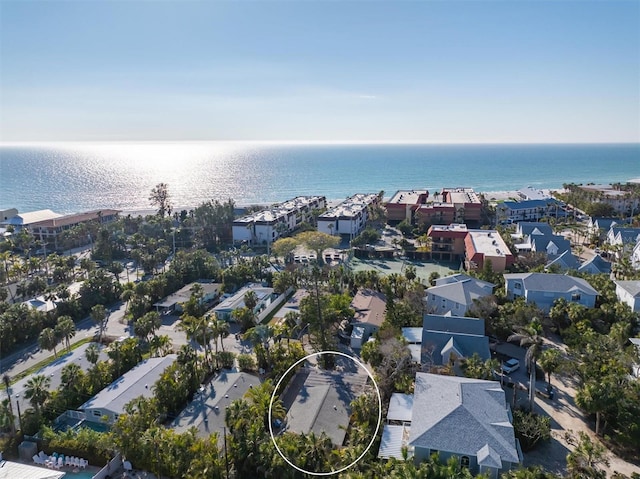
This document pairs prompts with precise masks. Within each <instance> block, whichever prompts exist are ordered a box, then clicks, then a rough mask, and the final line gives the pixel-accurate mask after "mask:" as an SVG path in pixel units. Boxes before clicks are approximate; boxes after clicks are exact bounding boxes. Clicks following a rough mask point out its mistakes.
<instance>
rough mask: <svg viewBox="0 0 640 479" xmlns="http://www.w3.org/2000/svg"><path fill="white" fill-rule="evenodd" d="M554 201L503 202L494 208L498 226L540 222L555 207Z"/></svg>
mask: <svg viewBox="0 0 640 479" xmlns="http://www.w3.org/2000/svg"><path fill="white" fill-rule="evenodd" d="M554 201H555V200H553V201H552V200H525V201H503V202H502V203H500V204H498V207H497V208H496V215H497V219H498V221H499V222H500V224H511V223H518V222H520V221H540V220H541V219H542V218H545V217H546V216H547V214H548V212H549V210H550V209H551V208H552V206H555V203H554Z"/></svg>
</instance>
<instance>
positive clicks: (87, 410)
mask: <svg viewBox="0 0 640 479" xmlns="http://www.w3.org/2000/svg"><path fill="white" fill-rule="evenodd" d="M177 358H178V356H177V355H175V354H169V355H167V356H165V357H163V358H149V359H145V360H144V361H142V362H141V363H140V364H138V365H137V366H136V367H135V368H133V369H131V370H130V371H128V372H126V373H125V374H123V375H122V376H120V377H119V378H118V379H116V380H115V381H114V382H113V383H111V384H110V385H109V386H107V387H106V388H104V389H103V390H102V391H100V392H99V393H98V394H96V395H95V396H93V397H92V398H91V399H89V400H88V401H87V402H85V403H84V404H83V405H82V406H80V410H81V411H83V412H84V414H85V420H86V421H88V422H92V423H98V424H105V425H112V424H113V423H114V422H116V421H117V420H118V417H119V416H120V415H121V414H124V412H125V406H126V405H127V403H128V402H130V401H131V400H133V399H135V398H137V397H140V396H142V397H143V398H146V399H149V398H151V397H153V385H154V384H155V383H156V381H157V380H158V379H160V376H161V375H162V373H163V372H164V370H165V369H167V368H168V367H169V366H170V365H171V364H173V362H174V361H175V360H176V359H177Z"/></svg>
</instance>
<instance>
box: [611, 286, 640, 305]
mask: <svg viewBox="0 0 640 479" xmlns="http://www.w3.org/2000/svg"><path fill="white" fill-rule="evenodd" d="M614 283H615V284H616V296H617V297H618V300H619V301H620V302H621V303H624V304H626V305H627V306H629V307H630V308H631V311H633V312H634V313H639V312H640V281H638V280H635V281H614Z"/></svg>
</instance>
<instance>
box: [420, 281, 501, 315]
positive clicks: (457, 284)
mask: <svg viewBox="0 0 640 479" xmlns="http://www.w3.org/2000/svg"><path fill="white" fill-rule="evenodd" d="M494 286H495V285H493V284H491V283H488V282H486V281H482V280H479V279H477V278H472V277H471V276H467V275H466V274H455V275H452V276H447V277H445V278H438V279H437V280H436V284H435V286H432V287H430V288H427V290H426V292H425V303H426V308H427V311H428V312H430V313H435V314H447V313H451V314H453V315H456V316H464V315H465V314H466V312H467V310H468V309H469V308H470V307H471V306H473V301H474V300H475V299H479V298H483V297H485V296H490V295H492V294H493V288H494Z"/></svg>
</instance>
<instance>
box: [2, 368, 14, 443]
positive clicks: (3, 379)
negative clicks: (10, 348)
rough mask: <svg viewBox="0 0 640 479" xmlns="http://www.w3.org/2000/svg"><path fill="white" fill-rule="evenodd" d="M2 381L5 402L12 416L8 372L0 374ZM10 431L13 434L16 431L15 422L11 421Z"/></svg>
mask: <svg viewBox="0 0 640 479" xmlns="http://www.w3.org/2000/svg"><path fill="white" fill-rule="evenodd" d="M2 382H3V383H4V391H5V392H6V393H7V399H6V401H7V403H8V405H9V412H10V413H11V416H12V417H13V405H12V404H11V389H10V387H11V378H10V377H9V375H8V374H4V375H3V376H2ZM11 432H12V434H13V435H15V433H16V425H15V422H12V423H11Z"/></svg>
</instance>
